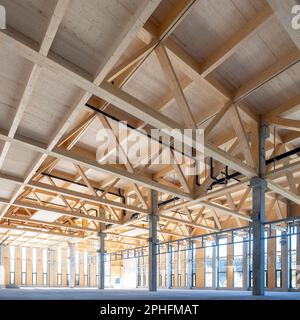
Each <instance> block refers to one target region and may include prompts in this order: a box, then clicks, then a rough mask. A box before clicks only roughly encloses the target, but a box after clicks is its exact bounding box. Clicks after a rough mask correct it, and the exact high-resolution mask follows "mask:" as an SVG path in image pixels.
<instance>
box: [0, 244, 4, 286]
mask: <svg viewBox="0 0 300 320" xmlns="http://www.w3.org/2000/svg"><path fill="white" fill-rule="evenodd" d="M1 288H5V267H4V246H3V245H0V289H1Z"/></svg>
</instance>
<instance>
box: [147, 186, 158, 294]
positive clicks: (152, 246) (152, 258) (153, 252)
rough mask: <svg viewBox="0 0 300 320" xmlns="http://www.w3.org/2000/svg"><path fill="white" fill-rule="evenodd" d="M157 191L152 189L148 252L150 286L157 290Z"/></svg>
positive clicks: (152, 289)
mask: <svg viewBox="0 0 300 320" xmlns="http://www.w3.org/2000/svg"><path fill="white" fill-rule="evenodd" d="M157 211H158V197H157V191H156V190H152V191H151V215H150V216H149V254H148V265H149V267H148V269H149V270H148V277H149V278H148V286H149V291H156V290H157V223H158V216H157Z"/></svg>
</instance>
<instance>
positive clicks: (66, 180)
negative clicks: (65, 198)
mask: <svg viewBox="0 0 300 320" xmlns="http://www.w3.org/2000/svg"><path fill="white" fill-rule="evenodd" d="M41 174H42V175H43V176H47V177H50V178H54V179H57V180H61V181H64V182H69V183H72V184H77V185H78V186H82V187H86V185H85V184H83V183H80V182H77V181H73V180H70V179H67V178H62V177H59V176H55V175H53V174H50V173H46V172H43V173H41ZM94 189H95V190H97V191H100V192H103V191H104V189H101V188H95V187H94ZM108 193H109V194H111V195H114V196H116V197H119V198H122V199H123V200H124V201H125V197H124V196H122V195H121V194H118V193H115V192H111V191H109V192H108Z"/></svg>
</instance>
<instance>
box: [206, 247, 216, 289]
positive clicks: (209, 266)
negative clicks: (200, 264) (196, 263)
mask: <svg viewBox="0 0 300 320" xmlns="http://www.w3.org/2000/svg"><path fill="white" fill-rule="evenodd" d="M212 245H213V244H212V242H211V241H205V248H204V286H205V287H207V288H211V287H212V286H213V250H214V248H213V246H212Z"/></svg>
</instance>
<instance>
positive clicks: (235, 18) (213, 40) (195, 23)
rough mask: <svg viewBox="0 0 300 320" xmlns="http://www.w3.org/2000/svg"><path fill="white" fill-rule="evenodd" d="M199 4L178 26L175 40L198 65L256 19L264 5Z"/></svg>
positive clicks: (246, 2)
mask: <svg viewBox="0 0 300 320" xmlns="http://www.w3.org/2000/svg"><path fill="white" fill-rule="evenodd" d="M239 2H241V4H238V3H237V1H227V0H219V1H211V0H204V1H198V2H197V3H196V4H195V5H194V6H193V8H192V9H191V12H190V13H189V14H188V15H187V16H186V17H185V19H184V20H183V21H182V22H181V23H180V24H179V26H178V27H177V28H176V30H175V32H174V36H175V37H176V38H177V39H178V41H179V43H180V44H181V45H182V46H183V47H184V48H185V49H186V50H187V52H189V53H190V54H191V55H192V56H193V57H194V58H195V59H196V60H198V61H199V62H200V61H201V60H203V59H206V58H208V57H209V56H210V54H212V53H213V52H214V51H215V50H216V49H218V47H220V46H221V45H222V44H224V43H225V42H226V40H228V39H229V38H230V37H231V36H232V35H234V34H236V33H238V31H239V29H240V28H242V26H244V25H245V24H246V23H247V21H248V20H250V19H251V18H253V17H255V15H256V14H257V12H258V10H260V9H262V8H263V6H264V5H265V1H239Z"/></svg>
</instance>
